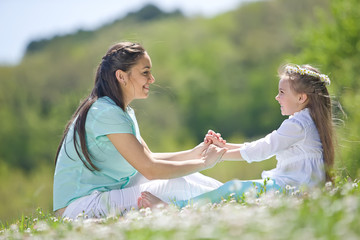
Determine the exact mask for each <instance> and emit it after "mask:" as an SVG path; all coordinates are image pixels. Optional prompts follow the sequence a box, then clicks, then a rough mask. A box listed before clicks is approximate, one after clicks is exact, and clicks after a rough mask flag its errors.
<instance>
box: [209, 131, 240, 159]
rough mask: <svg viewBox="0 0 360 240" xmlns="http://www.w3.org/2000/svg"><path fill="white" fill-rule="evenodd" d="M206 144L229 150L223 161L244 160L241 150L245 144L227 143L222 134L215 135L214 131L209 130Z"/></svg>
mask: <svg viewBox="0 0 360 240" xmlns="http://www.w3.org/2000/svg"><path fill="white" fill-rule="evenodd" d="M204 142H205V143H211V144H214V145H216V146H218V147H225V148H227V149H228V151H226V153H225V154H224V155H223V157H222V160H228V161H241V160H244V159H243V157H242V156H241V153H240V148H241V147H242V146H243V144H237V143H227V142H226V140H224V139H223V138H222V137H221V134H220V133H215V132H214V131H212V130H209V131H208V133H207V134H206V135H205V139H204Z"/></svg>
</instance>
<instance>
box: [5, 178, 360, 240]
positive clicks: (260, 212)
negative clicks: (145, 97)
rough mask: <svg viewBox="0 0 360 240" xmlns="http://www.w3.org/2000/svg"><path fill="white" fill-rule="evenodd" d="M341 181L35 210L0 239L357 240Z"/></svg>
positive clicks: (354, 210) (349, 197) (350, 189)
mask: <svg viewBox="0 0 360 240" xmlns="http://www.w3.org/2000/svg"><path fill="white" fill-rule="evenodd" d="M359 185H360V184H359V182H358V181H357V180H355V181H350V180H346V179H343V180H341V181H337V182H336V183H335V184H333V185H332V184H327V185H326V186H325V187H324V188H322V189H315V190H312V191H311V192H310V191H309V192H306V191H293V190H291V189H290V190H289V189H288V193H286V194H285V193H280V192H267V193H264V194H261V195H260V196H256V194H255V193H254V192H253V191H249V192H248V193H247V194H246V195H245V196H244V197H243V198H241V199H239V200H238V201H236V200H235V199H227V200H223V202H222V203H220V204H207V205H201V206H197V205H193V206H188V207H185V208H183V209H181V210H179V209H177V208H175V207H172V206H169V207H161V208H156V209H152V210H150V209H141V210H131V211H129V212H128V213H127V214H126V215H125V216H112V217H108V218H106V219H105V218H104V219H88V218H87V217H86V216H80V217H79V218H78V219H77V220H74V221H72V220H69V219H58V218H56V217H54V216H53V215H52V214H51V213H45V212H43V211H42V210H41V209H37V211H35V213H34V214H32V215H31V216H23V217H21V218H20V219H19V220H17V221H16V222H14V223H12V224H8V225H7V226H4V225H2V226H1V231H0V239H70V238H71V239H306V240H310V239H359V238H360V227H359V226H360V225H359V222H360V186H359Z"/></svg>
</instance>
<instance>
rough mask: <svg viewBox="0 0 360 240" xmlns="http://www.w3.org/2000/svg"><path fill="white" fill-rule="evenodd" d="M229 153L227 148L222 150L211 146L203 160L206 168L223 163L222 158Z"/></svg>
mask: <svg viewBox="0 0 360 240" xmlns="http://www.w3.org/2000/svg"><path fill="white" fill-rule="evenodd" d="M226 151H227V148H220V147H217V146H215V145H213V144H211V145H210V146H209V147H208V149H207V150H206V151H205V152H204V156H203V159H204V160H205V165H206V168H212V167H214V166H215V165H216V163H218V162H220V161H221V158H222V156H223V155H224V153H225V152H226Z"/></svg>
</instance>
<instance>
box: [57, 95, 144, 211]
mask: <svg viewBox="0 0 360 240" xmlns="http://www.w3.org/2000/svg"><path fill="white" fill-rule="evenodd" d="M85 129H86V144H87V147H88V150H89V152H90V155H91V156H92V157H93V158H92V159H93V161H92V162H93V163H94V165H95V166H96V167H98V168H99V169H100V171H90V170H89V169H88V168H86V166H85V165H84V164H83V162H82V161H81V159H80V158H79V156H78V155H77V153H76V151H75V148H74V140H73V133H74V125H72V126H71V127H70V129H69V132H68V134H67V136H66V139H65V141H64V143H63V145H62V147H61V149H60V153H59V156H58V158H57V163H56V168H55V174H54V192H53V193H54V199H53V201H54V202H53V208H54V211H56V210H57V209H60V208H63V207H66V206H67V205H69V203H71V202H72V201H74V200H76V199H77V198H80V197H83V196H86V195H89V194H91V193H92V192H93V191H95V190H97V191H109V190H112V189H121V188H124V187H125V186H126V184H127V183H128V182H129V179H130V177H131V176H133V175H134V174H135V173H136V172H137V171H136V169H135V168H133V167H132V166H131V165H130V164H129V163H128V162H127V161H126V159H125V158H124V157H123V156H121V154H120V153H119V152H118V151H117V149H116V148H115V147H114V145H113V144H112V143H111V142H110V140H109V139H108V137H107V136H106V135H107V134H111V133H130V134H133V135H134V136H136V138H137V139H138V140H139V142H141V137H140V132H139V127H138V124H137V121H136V117H135V114H134V111H133V109H131V108H130V107H128V108H127V109H126V111H123V110H122V109H121V108H120V107H118V106H117V105H116V104H115V103H114V102H113V101H112V100H111V99H110V98H109V97H102V98H99V99H98V100H97V101H96V102H95V103H94V104H93V105H92V106H91V108H90V110H89V112H88V115H87V118H86V123H85ZM65 145H66V148H65Z"/></svg>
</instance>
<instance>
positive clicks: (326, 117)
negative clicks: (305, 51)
mask: <svg viewBox="0 0 360 240" xmlns="http://www.w3.org/2000/svg"><path fill="white" fill-rule="evenodd" d="M286 66H292V65H285V66H282V67H281V68H280V69H279V75H280V77H283V76H285V77H287V78H288V79H289V80H290V86H291V88H292V89H293V90H294V91H295V92H297V93H305V94H306V95H307V96H308V102H307V106H306V107H307V108H309V111H310V115H311V117H312V119H313V120H314V123H315V125H316V128H317V130H318V132H319V136H320V140H321V143H322V147H323V157H324V165H325V175H326V181H331V169H332V166H333V165H334V158H335V148H334V124H333V117H332V103H331V97H330V95H329V92H328V89H327V87H326V83H325V82H324V81H321V79H320V78H319V77H315V76H311V75H308V74H300V73H288V72H287V71H286ZM300 67H301V68H302V69H307V70H310V71H312V72H315V73H318V74H319V75H320V72H319V70H317V69H316V68H314V67H312V66H310V65H302V66H300Z"/></svg>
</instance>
